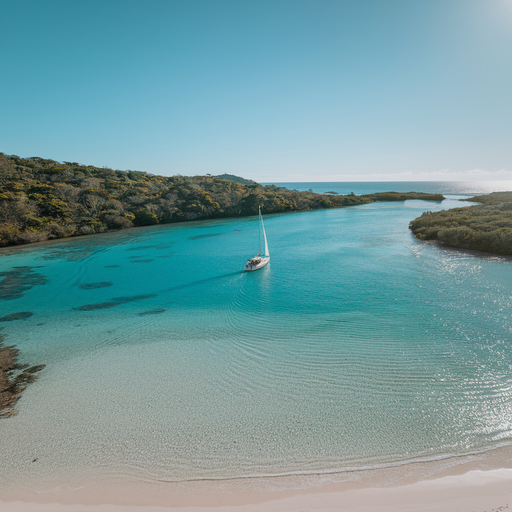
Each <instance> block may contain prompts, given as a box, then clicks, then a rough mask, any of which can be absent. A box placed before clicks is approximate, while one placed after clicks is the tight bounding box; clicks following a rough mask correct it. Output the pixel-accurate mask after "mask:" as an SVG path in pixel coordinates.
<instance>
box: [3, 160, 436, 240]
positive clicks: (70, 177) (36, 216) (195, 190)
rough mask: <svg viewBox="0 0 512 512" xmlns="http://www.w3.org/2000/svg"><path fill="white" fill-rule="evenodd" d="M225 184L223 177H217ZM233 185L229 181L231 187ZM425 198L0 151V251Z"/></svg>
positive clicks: (429, 195)
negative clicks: (326, 190) (325, 190)
mask: <svg viewBox="0 0 512 512" xmlns="http://www.w3.org/2000/svg"><path fill="white" fill-rule="evenodd" d="M224 178H228V179H224ZM235 179H236V181H234V180H235ZM408 198H419V199H429V200H442V199H443V197H442V196H440V195H431V194H417V193H411V194H410V195H409V196H407V194H405V195H404V194H397V193H394V192H390V193H386V194H370V195H363V196H355V195H354V194H348V195H334V194H316V193H314V192H299V191H297V190H288V189H286V188H284V187H278V186H276V185H266V186H263V185H260V184H259V183H256V182H252V181H251V180H245V179H243V178H238V177H236V176H232V175H224V176H223V177H217V176H211V175H206V176H181V175H176V176H170V177H166V176H157V175H153V174H150V173H147V172H144V171H133V170H128V171H121V170H114V169H110V168H108V167H95V166H92V165H83V164H79V163H77V162H57V161H55V160H49V159H44V158H39V157H32V158H21V157H19V156H17V155H6V154H4V153H0V246H6V245H16V244H26V243H32V242H40V241H44V240H50V239H54V238H65V237H70V236H79V235H88V234H93V233H101V232H105V231H108V230H117V229H125V228H130V227H133V226H148V225H154V224H159V223H162V224H165V223H172V222H182V221H188V220H196V219H212V218H220V217H238V216H247V215H254V214H256V213H257V211H258V206H259V205H261V207H262V210H263V211H264V212H265V213H278V212H289V211H301V210H314V209H320V208H338V207H342V206H354V205H358V204H366V203H371V202H373V201H382V200H394V201H403V200H405V199H408Z"/></svg>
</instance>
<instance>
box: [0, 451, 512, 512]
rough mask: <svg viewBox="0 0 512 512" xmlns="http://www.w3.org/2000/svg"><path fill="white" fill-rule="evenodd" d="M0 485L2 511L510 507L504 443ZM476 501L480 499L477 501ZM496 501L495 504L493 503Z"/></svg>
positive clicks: (511, 454) (511, 479) (511, 485)
mask: <svg viewBox="0 0 512 512" xmlns="http://www.w3.org/2000/svg"><path fill="white" fill-rule="evenodd" d="M38 487H39V488H37V489H36V488H34V489H28V488H25V489H23V490H22V489H18V490H12V491H10V492H5V491H0V510H2V512H4V511H9V512H11V511H12V512H50V510H52V511H53V510H54V511H61V512H74V511H75V510H76V511H77V512H78V511H79V510H80V511H82V510H84V509H85V510H88V511H90V512H107V511H109V512H146V511H147V512H150V511H153V512H158V511H159V510H162V511H164V510H170V511H172V512H181V511H185V510H186V511H188V512H194V511H197V512H199V511H202V510H204V511H207V510H210V511H217V512H224V511H226V512H227V511H231V512H252V511H254V512H263V511H264V510H265V511H266V510H276V511H277V510H287V511H289V510H297V511H299V510H301V511H305V510H324V511H329V510H347V511H354V512H356V511H357V512H359V511H361V512H363V511H368V512H370V511H375V512H376V511H387V510H389V511H392V510H396V511H404V512H405V511H410V510H418V511H420V510H421V511H423V510H424V511H427V510H432V511H443V512H444V511H447V510H450V511H458V510H460V511H461V512H462V511H466V510H467V511H469V510H471V511H475V512H479V511H480V510H481V511H482V512H484V511H486V512H489V511H490V510H492V509H494V510H495V511H498V510H506V509H507V507H508V508H510V509H512V446H505V447H501V448H496V449H493V450H490V451H487V452H482V453H479V454H475V455H464V456H459V457H451V458H450V459H441V460H437V461H432V462H414V463H410V464H405V465H401V466H394V467H387V468H381V469H375V470H360V471H349V472H345V473H337V474H335V475H332V474H331V475H329V474H327V475H326V474H322V475H318V474H317V475H294V476H289V477H275V478H271V477H267V478H251V479H232V480H210V481H192V482H191V481H188V482H163V481H143V480H139V481H127V480H123V479H117V480H116V481H112V482H106V481H103V482H100V481H97V482H94V483H92V482H90V483H84V482H77V483H76V484H72V483H68V484H62V483H59V482H53V483H51V482H47V483H46V484H44V485H43V484H41V485H40V486H38ZM479 500H480V501H479ZM500 507H502V508H500Z"/></svg>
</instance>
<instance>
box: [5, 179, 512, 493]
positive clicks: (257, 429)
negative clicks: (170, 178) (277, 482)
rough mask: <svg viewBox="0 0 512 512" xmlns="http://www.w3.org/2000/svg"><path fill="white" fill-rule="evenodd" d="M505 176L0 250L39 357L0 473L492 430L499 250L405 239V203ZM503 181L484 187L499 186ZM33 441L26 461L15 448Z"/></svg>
mask: <svg viewBox="0 0 512 512" xmlns="http://www.w3.org/2000/svg"><path fill="white" fill-rule="evenodd" d="M507 185H511V184H510V183H506V182H501V185H497V184H486V183H469V184H468V183H454V182H446V183H443V182H438V183H433V182H414V183H413V182H410V183H406V182H395V183H349V184H347V183H289V184H286V186H287V187H288V188H296V189H298V190H308V189H312V190H314V191H315V192H327V191H331V190H332V191H336V192H339V193H349V192H354V193H355V194H361V193H372V192H379V191H389V190H394V191H398V192H400V191H418V192H432V193H433V192H435V193H437V192H440V193H444V194H445V195H446V196H447V199H446V200H445V201H442V202H426V201H405V202H398V203H395V202H392V203H391V202H383V203H372V204H369V205H362V206H356V207H350V208H341V209H331V210H318V211H311V212H300V213H287V214H275V215H265V212H263V214H264V220H265V228H266V232H267V237H268V243H269V248H270V254H271V262H270V264H269V265H267V266H266V267H265V268H264V269H262V270H260V271H258V272H251V273H244V272H243V265H244V262H245V260H246V259H247V258H249V257H252V256H254V254H255V253H256V252H257V247H258V222H257V216H254V217H250V218H237V219H224V220H212V221H201V222H189V223H183V224H173V225H162V226H156V227H146V228H136V229H130V230H124V231H120V232H117V233H109V234H103V235H93V236H88V237H81V238H73V239H66V240H58V241H53V242H49V243H43V244H36V245H29V246H22V247H16V248H4V249H2V250H0V311H1V313H0V317H4V316H7V315H11V314H16V313H20V312H27V313H28V312H29V313H33V314H32V316H27V317H26V318H20V319H18V320H13V321H5V322H1V323H0V329H2V330H1V331H0V334H4V335H6V339H5V344H7V345H15V346H16V347H17V348H18V349H19V350H20V360H21V362H24V363H27V364H45V365H46V367H45V369H44V370H43V371H42V372H41V373H40V376H39V379H38V380H37V381H36V382H35V383H33V384H31V385H29V387H28V388H27V390H26V391H25V392H24V393H23V395H22V398H21V399H20V401H19V402H18V404H17V406H16V408H17V410H18V413H17V415H15V416H13V417H10V418H4V419H0V468H2V469H0V487H1V488H2V489H15V488H25V489H46V488H47V487H48V486H49V485H50V483H51V485H54V484H55V483H56V482H57V483H59V484H62V485H68V486H70V487H72V486H76V485H82V484H85V483H87V482H91V481H95V480H101V481H102V482H116V481H122V480H125V481H126V480H128V481H144V482H187V481H202V480H211V479H214V480H218V481H223V480H225V479H232V478H258V479H264V478H269V479H271V478H273V477H276V476H278V475H319V474H323V475H336V474H340V473H344V472H351V471H355V470H361V469H368V468H383V467H390V466H396V465H400V464H409V463H413V462H418V461H433V460H441V459H442V460H452V459H453V460H456V458H457V457H458V456H461V455H467V454H474V453H480V452H485V451H487V450H491V449H493V448H497V447H500V446H510V445H511V444H512V409H511V407H512V379H511V367H512V350H511V349H512V314H511V313H512V272H511V270H512V259H511V258H508V257H498V256H493V255H489V254H482V253H476V252H467V251H460V250H456V249H451V248H446V247H439V246H436V245H432V244H428V243H422V242H419V241H417V240H416V239H415V238H414V237H413V236H412V234H411V232H410V230H409V229H408V225H409V222H410V221H411V220H413V219H414V218H415V217H417V216H419V215H421V213H422V212H424V211H427V210H430V211H437V210H441V209H447V208H452V207H456V206H464V205H469V204H470V203H468V202H464V201H462V202H461V201H459V199H465V198H467V197H469V196H471V195H475V194H480V193H486V192H489V191H491V189H492V190H507V189H508V190H511V189H512V187H510V186H509V187H508V188H507ZM500 186H501V187H502V188H499V187H500ZM33 460H36V461H35V462H32V461H33Z"/></svg>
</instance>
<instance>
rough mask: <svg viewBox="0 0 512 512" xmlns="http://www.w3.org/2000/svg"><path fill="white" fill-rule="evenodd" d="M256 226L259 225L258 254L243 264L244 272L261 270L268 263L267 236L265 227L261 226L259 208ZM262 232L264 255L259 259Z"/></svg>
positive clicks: (259, 207)
mask: <svg viewBox="0 0 512 512" xmlns="http://www.w3.org/2000/svg"><path fill="white" fill-rule="evenodd" d="M258 224H259V237H258V241H259V248H260V250H259V252H258V254H257V255H256V256H254V258H249V259H248V260H247V263H246V264H245V267H244V270H246V271H247V272H252V271H253V270H259V269H260V268H263V267H264V266H265V265H266V264H267V263H268V262H269V261H270V253H269V252H268V244H267V235H266V234H265V226H264V225H263V217H262V215H261V206H258ZM262 230H263V238H264V240H265V255H264V256H263V258H262V257H261V231H262Z"/></svg>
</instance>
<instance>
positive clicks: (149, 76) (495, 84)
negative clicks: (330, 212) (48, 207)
mask: <svg viewBox="0 0 512 512" xmlns="http://www.w3.org/2000/svg"><path fill="white" fill-rule="evenodd" d="M0 19H1V28H0V59H1V68H0V73H1V78H0V101H1V105H0V151H2V152H4V153H7V154H17V155H20V156H23V157H29V156H41V157H44V158H53V159H55V160H59V161H64V160H66V161H78V162H80V163H84V164H93V165H98V166H102V165H105V166H109V167H112V168H115V169H138V170H145V171H148V172H151V173H154V174H164V175H173V174H177V173H180V174H184V175H194V174H204V173H208V172H209V173H212V174H220V173H223V172H228V173H233V174H238V175H241V176H245V177H248V178H252V179H255V180H257V181H262V182H269V181H275V182H279V181H281V182H283V181H359V180H374V181H385V180H416V179H418V180H440V179H455V180H459V179H460V180H479V179H485V180H489V179H512V0H268V1H267V0H257V1H256V0H253V1H249V0H236V1H230V0H227V1H225V0H174V1H172V0H168V1H155V0H153V1H152V0H146V1H142V0H140V1H132V0H119V1H118V0H100V1H96V0H82V1H70V0H63V1H55V0H38V1H33V0H30V1H27V0H0Z"/></svg>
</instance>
